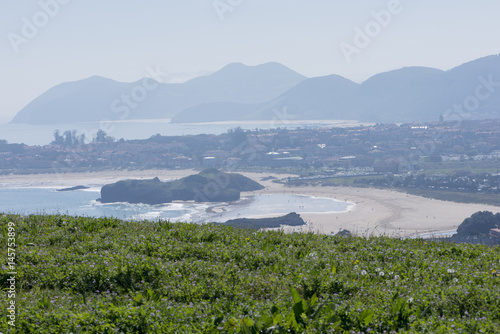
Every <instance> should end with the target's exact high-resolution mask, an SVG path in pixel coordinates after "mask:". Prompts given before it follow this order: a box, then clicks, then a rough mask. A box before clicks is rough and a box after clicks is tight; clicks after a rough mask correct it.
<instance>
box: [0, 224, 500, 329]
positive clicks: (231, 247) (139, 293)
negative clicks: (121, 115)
mask: <svg viewBox="0 0 500 334" xmlns="http://www.w3.org/2000/svg"><path fill="white" fill-rule="evenodd" d="M9 222H11V223H12V224H9ZM0 223H1V229H2V239H1V240H2V241H1V249H0V252H1V254H2V257H3V258H4V259H5V260H4V262H3V264H2V271H1V275H0V276H1V282H2V283H1V284H2V288H3V289H9V286H10V285H9V283H8V281H7V280H8V279H9V278H10V277H11V275H10V274H8V272H9V271H12V268H9V266H8V264H7V262H8V259H7V258H8V255H7V253H9V252H14V253H15V257H16V261H15V262H16V264H15V265H14V268H13V269H15V271H16V272H17V274H16V275H15V279H16V291H15V292H16V299H15V301H16V304H15V306H16V314H15V328H14V327H12V326H11V325H9V324H8V322H7V321H8V320H9V318H8V317H7V316H8V312H7V305H9V304H8V303H9V302H10V301H11V300H12V299H9V298H8V295H7V294H2V297H1V298H0V303H1V305H2V307H1V311H0V315H1V318H2V321H1V323H0V332H2V333H40V334H41V333H480V332H482V333H499V332H500V277H499V275H498V272H499V271H500V252H499V250H500V249H499V248H498V247H496V248H493V247H486V246H481V245H476V246H472V245H456V244H447V243H435V242H426V241H425V240H400V239H391V238H387V237H380V238H379V237H377V238H369V239H365V238H356V237H331V236H325V235H316V234H284V233H280V232H255V231H251V230H241V229H234V228H231V227H225V226H220V225H211V224H209V225H203V226H200V225H193V224H181V223H178V224H171V223H169V222H135V221H133V222H127V221H120V220H117V219H111V218H107V219H92V218H84V217H67V216H28V217H20V216H8V215H0ZM9 225H10V227H11V229H10V230H9ZM9 233H10V235H9ZM9 237H10V238H15V239H16V240H15V242H16V245H17V246H16V247H14V248H13V249H11V250H8V245H7V243H8V242H10V241H11V240H8V238H9ZM11 255H12V254H11ZM9 256H10V255H9Z"/></svg>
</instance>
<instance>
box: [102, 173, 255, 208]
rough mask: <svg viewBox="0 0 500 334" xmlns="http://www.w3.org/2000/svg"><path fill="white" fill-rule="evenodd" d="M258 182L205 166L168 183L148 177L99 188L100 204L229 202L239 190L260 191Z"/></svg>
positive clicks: (236, 197)
mask: <svg viewBox="0 0 500 334" xmlns="http://www.w3.org/2000/svg"><path fill="white" fill-rule="evenodd" d="M263 188H264V187H263V186H262V185H260V184H259V183H257V182H255V181H253V180H251V179H249V178H247V177H245V176H243V175H241V174H229V173H224V172H221V171H219V170H217V169H206V170H204V171H202V172H200V173H198V174H195V175H190V176H187V177H184V178H182V179H179V180H176V181H172V182H161V181H160V180H159V179H158V178H154V179H152V180H124V181H119V182H116V183H113V184H107V185H105V186H103V187H102V188H101V198H100V201H101V202H102V203H115V202H127V203H145V204H152V205H153V204H162V203H171V202H172V201H195V202H231V201H236V200H238V199H239V198H240V192H242V191H254V190H260V189H263Z"/></svg>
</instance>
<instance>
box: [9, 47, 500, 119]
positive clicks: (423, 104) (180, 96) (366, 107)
mask: <svg viewBox="0 0 500 334" xmlns="http://www.w3.org/2000/svg"><path fill="white" fill-rule="evenodd" d="M149 83H150V84H154V82H151V81H149ZM142 85H143V81H142V80H141V81H138V82H135V83H119V82H116V81H113V80H109V79H105V78H101V77H92V78H88V79H85V80H81V81H77V82H71V83H64V84H60V85H58V86H56V87H53V88H51V89H50V90H48V91H47V92H45V93H44V94H42V95H41V96H39V97H38V98H36V99H35V100H33V101H32V102H31V103H30V104H28V105H27V106H26V107H25V108H23V109H22V110H21V111H19V113H18V114H17V115H16V116H15V117H14V119H13V120H12V122H14V123H29V124H51V123H71V122H90V121H94V122H95V121H101V120H120V119H154V118H172V121H173V122H177V123H190V122H191V123H192V122H214V121H243V120H273V119H280V120H323V119H337V120H357V121H362V122H412V121H433V120H438V119H439V117H440V115H445V116H447V115H450V114H451V113H452V111H453V110H454V108H459V109H460V108H461V111H459V112H458V114H459V115H460V116H459V117H460V118H466V119H485V118H498V117H500V55H493V56H488V57H484V58H480V59H477V60H474V61H471V62H468V63H466V64H463V65H461V66H458V67H456V68H453V69H451V70H448V71H442V70H437V69H433V68H426V67H405V68H402V69H398V70H394V71H389V72H386V73H380V74H377V75H375V76H373V77H371V78H369V79H368V80H366V81H365V82H363V83H361V84H358V83H354V82H352V81H350V80H348V79H345V78H343V77H341V76H338V75H329V76H324V77H318V78H311V79H307V78H305V77H304V76H302V75H300V74H298V73H296V72H294V71H292V70H291V69H289V68H287V67H285V66H283V65H281V64H278V63H267V64H263V65H258V66H246V65H243V64H241V63H234V64H229V65H227V66H226V67H224V68H222V69H221V70H219V71H217V72H215V73H214V74H212V75H209V76H204V77H198V78H195V79H192V80H190V81H188V82H186V83H183V84H158V87H157V88H156V89H154V90H151V91H149V92H147V98H144V99H143V100H141V101H134V100H133V101H129V102H128V103H125V102H123V101H121V99H122V97H123V96H126V95H131V94H132V92H134V90H135V91H136V93H137V91H138V90H140V88H141V87H142ZM138 87H139V88H138ZM478 87H479V88H478ZM477 94H479V95H478V96H476V95H477ZM141 99H142V98H141ZM453 117H456V116H453Z"/></svg>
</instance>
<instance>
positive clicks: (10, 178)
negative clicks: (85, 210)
mask: <svg viewBox="0 0 500 334" xmlns="http://www.w3.org/2000/svg"><path fill="white" fill-rule="evenodd" d="M195 173H197V171H195V170H135V171H128V170H122V171H105V172H86V173H64V174H33V175H1V176H0V188H37V187H39V188H65V187H74V186H79V185H82V186H89V187H91V188H98V187H102V186H103V185H104V184H109V183H113V182H117V181H120V180H124V179H152V178H154V177H158V178H160V180H162V181H167V180H174V179H178V178H181V177H185V176H188V175H191V174H195ZM241 174H242V175H245V176H247V177H249V178H251V179H253V180H255V181H257V182H259V183H261V184H262V185H263V186H265V188H264V189H263V190H259V191H255V192H245V193H242V197H247V196H252V195H257V194H294V195H304V196H314V197H322V198H331V199H335V200H338V201H342V202H350V203H353V204H355V205H354V206H351V207H350V208H349V209H348V210H346V211H345V212H328V213H303V214H301V216H302V218H303V219H304V221H306V223H307V225H305V226H296V227H283V230H284V231H285V232H288V233H293V232H314V233H321V234H334V233H338V232H339V231H340V230H343V229H347V230H349V231H351V232H352V233H353V234H355V235H359V236H372V235H373V236H378V235H388V236H392V237H409V236H412V235H417V234H423V233H440V232H442V231H451V230H456V228H457V227H458V225H460V224H461V223H462V221H463V220H464V219H465V218H467V217H469V216H471V215H472V214H473V213H475V212H477V211H492V212H493V213H496V212H500V207H499V206H492V205H482V204H464V203H455V202H448V201H441V200H436V199H429V198H424V197H420V196H415V195H409V194H405V193H403V192H398V191H394V190H385V189H374V188H353V187H311V186H301V187H285V186H284V185H282V184H278V183H273V182H272V180H265V181H262V178H264V177H267V176H270V175H271V176H275V177H278V178H283V177H287V176H289V175H282V174H280V175H277V174H268V173H241Z"/></svg>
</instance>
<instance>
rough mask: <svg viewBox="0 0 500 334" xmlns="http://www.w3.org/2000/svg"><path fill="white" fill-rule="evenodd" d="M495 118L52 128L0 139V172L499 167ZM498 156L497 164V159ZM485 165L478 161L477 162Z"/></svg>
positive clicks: (499, 127) (359, 171)
mask: <svg viewBox="0 0 500 334" xmlns="http://www.w3.org/2000/svg"><path fill="white" fill-rule="evenodd" d="M499 160H500V120H498V119H496V120H480V121H461V122H458V121H456V122H451V121H450V122H433V123H418V124H413V123H412V124H400V125H396V124H377V125H374V126H360V127H353V128H320V129H317V128H314V129H308V128H298V129H293V130H291V129H273V130H254V131H248V130H242V129H240V128H236V129H232V130H230V131H228V132H227V133H224V134H221V135H206V134H204V135H192V136H164V135H160V134H157V135H154V136H152V137H151V138H149V139H145V140H123V139H118V140H117V139H115V138H112V137H110V136H108V135H107V134H106V133H105V132H104V131H102V130H101V131H99V132H98V134H97V136H96V137H95V138H92V139H86V138H85V136H84V135H79V134H77V133H75V131H70V130H66V131H64V132H63V133H61V134H60V133H59V131H57V132H56V133H55V134H54V141H53V142H52V143H51V144H49V145H43V146H28V145H24V144H21V143H8V142H6V141H5V140H1V138H0V173H1V174H10V173H21V174H22V173H40V172H43V173H47V172H49V173H50V172H65V171H73V172H77V171H80V170H84V171H89V170H90V171H92V170H95V171H98V170H107V169H150V168H166V169H186V168H211V167H217V168H223V169H227V170H261V171H265V170H274V171H280V170H281V171H283V172H295V173H298V174H301V173H302V174H303V172H304V171H307V170H312V169H315V170H318V171H319V170H321V171H323V172H324V171H327V172H328V171H331V170H335V171H338V172H342V173H345V174H346V175H363V174H368V175H371V174H377V173H393V174H401V173H407V172H416V171H422V170H423V169H424V168H425V165H426V164H443V163H445V164H446V163H448V162H457V163H458V162H464V161H483V162H488V161H489V162H492V164H491V165H492V166H493V167H492V168H493V169H495V167H494V166H495V165H496V166H497V167H496V170H497V171H499V169H500V168H499V167H498V161H499ZM495 162H496V163H495ZM483 165H484V163H483Z"/></svg>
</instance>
